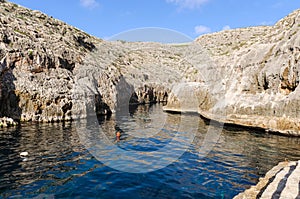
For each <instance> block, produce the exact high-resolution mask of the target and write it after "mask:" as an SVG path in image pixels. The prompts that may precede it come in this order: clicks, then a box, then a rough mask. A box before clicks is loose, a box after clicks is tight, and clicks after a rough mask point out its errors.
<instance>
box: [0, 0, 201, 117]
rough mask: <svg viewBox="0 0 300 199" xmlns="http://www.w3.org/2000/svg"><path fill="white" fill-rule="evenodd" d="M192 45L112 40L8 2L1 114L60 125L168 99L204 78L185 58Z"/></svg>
mask: <svg viewBox="0 0 300 199" xmlns="http://www.w3.org/2000/svg"><path fill="white" fill-rule="evenodd" d="M190 48H191V47H190V45H162V44H158V43H126V42H125V43H124V42H106V41H102V40H101V39H98V38H95V37H92V36H90V35H88V34H86V33H84V32H82V31H80V30H78V29H77V28H75V27H71V26H69V25H67V24H65V23H64V22H61V21H58V20H56V19H53V18H52V17H49V16H47V15H45V14H43V13H41V12H39V11H32V10H29V9H26V8H23V7H21V6H18V5H16V4H13V3H9V2H1V4H0V104H1V107H0V116H9V117H11V118H13V119H15V120H21V121H48V122H56V121H62V120H71V119H76V118H84V117H86V116H88V115H89V114H95V113H97V114H109V113H112V112H115V111H116V110H118V109H120V108H121V107H122V106H128V104H129V103H135V104H141V103H152V102H164V101H166V100H167V97H168V93H169V92H170V90H171V88H172V85H173V84H174V83H176V82H179V81H191V80H193V81H197V80H198V77H197V73H198V70H197V69H196V68H195V67H194V66H193V65H192V64H191V63H189V62H188V61H187V60H185V59H183V58H185V56H187V55H188V54H189V52H190ZM194 50H196V49H194ZM162 71H164V72H163V73H162Z"/></svg>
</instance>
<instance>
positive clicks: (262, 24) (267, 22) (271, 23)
mask: <svg viewBox="0 0 300 199" xmlns="http://www.w3.org/2000/svg"><path fill="white" fill-rule="evenodd" d="M273 24H274V23H273V22H272V21H263V22H261V23H259V25H261V26H270V25H273Z"/></svg>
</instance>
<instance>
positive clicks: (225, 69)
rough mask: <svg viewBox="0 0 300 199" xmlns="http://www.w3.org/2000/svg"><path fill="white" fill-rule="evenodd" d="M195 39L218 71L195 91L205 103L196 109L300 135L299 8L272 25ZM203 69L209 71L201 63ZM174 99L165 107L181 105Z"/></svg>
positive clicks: (216, 117)
mask: <svg viewBox="0 0 300 199" xmlns="http://www.w3.org/2000/svg"><path fill="white" fill-rule="evenodd" d="M196 41H197V42H198V43H199V44H201V45H202V46H203V47H204V48H205V49H207V50H208V51H209V52H210V55H211V59H212V60H213V61H214V63H215V67H216V71H221V72H220V73H219V75H216V76H217V79H215V81H205V85H206V87H210V89H208V91H207V90H205V91H203V89H202V90H201V91H198V93H199V94H198V96H199V99H198V101H199V102H201V101H203V100H204V101H206V103H207V104H208V105H205V106H203V103H202V104H200V105H199V106H198V112H199V113H200V114H202V115H203V116H205V117H207V118H209V119H214V120H217V121H220V122H224V123H230V124H238V125H242V126H249V127H260V128H263V129H265V130H267V131H274V132H279V133H283V134H287V135H300V117H299V116H300V109H299V105H300V101H299V100H300V98H299V96H300V87H299V77H300V76H299V75H300V73H299V72H300V63H299V58H300V10H297V11H295V12H293V13H291V14H290V15H289V16H287V17H285V18H284V19H282V20H280V21H279V22H278V23H276V24H275V25H274V26H272V27H251V28H244V29H236V30H226V31H222V32H219V33H213V34H208V35H204V36H202V37H199V38H198V39H197V40H196ZM201 71H202V73H203V74H207V73H206V72H205V71H206V69H205V68H202V69H201ZM203 71H204V72H203ZM218 79H219V81H222V84H219V83H218V81H217V80H218ZM216 88H219V89H220V91H219V92H217V93H218V94H220V93H222V92H223V95H221V96H218V97H217V98H216V97H215V94H213V93H214V92H215V89H216ZM207 95H211V96H210V97H208V98H207ZM171 96H172V95H171ZM218 99H219V100H218ZM181 100H182V101H184V100H188V99H187V98H186V99H185V98H183V99H181ZM173 101H176V100H174V99H172V98H169V103H168V106H167V107H166V110H172V109H173V108H174V107H176V106H177V108H176V109H180V108H179V107H178V105H176V103H175V104H174V103H173Z"/></svg>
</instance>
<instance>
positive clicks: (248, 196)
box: [234, 161, 300, 199]
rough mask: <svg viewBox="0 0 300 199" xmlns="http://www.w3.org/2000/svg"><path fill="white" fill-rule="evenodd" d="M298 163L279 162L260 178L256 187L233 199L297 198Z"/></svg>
mask: <svg viewBox="0 0 300 199" xmlns="http://www.w3.org/2000/svg"><path fill="white" fill-rule="evenodd" d="M299 164H300V161H297V162H288V161H286V162H281V163H279V164H278V165H277V166H275V167H273V168H272V169H271V170H270V171H268V172H267V174H266V175H265V177H263V178H260V179H259V182H258V183H257V185H255V186H252V187H251V188H249V189H247V190H246V191H245V192H243V193H240V194H238V195H237V196H235V197H234V199H252V198H253V199H255V198H298V197H299V186H298V185H299V181H300V179H299V171H300V165H299Z"/></svg>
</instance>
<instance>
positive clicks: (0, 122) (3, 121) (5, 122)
mask: <svg viewBox="0 0 300 199" xmlns="http://www.w3.org/2000/svg"><path fill="white" fill-rule="evenodd" d="M17 125H18V122H16V121H14V120H13V119H12V118H8V117H2V118H0V128H9V127H15V126H17Z"/></svg>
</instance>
